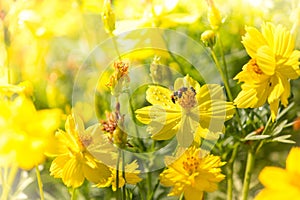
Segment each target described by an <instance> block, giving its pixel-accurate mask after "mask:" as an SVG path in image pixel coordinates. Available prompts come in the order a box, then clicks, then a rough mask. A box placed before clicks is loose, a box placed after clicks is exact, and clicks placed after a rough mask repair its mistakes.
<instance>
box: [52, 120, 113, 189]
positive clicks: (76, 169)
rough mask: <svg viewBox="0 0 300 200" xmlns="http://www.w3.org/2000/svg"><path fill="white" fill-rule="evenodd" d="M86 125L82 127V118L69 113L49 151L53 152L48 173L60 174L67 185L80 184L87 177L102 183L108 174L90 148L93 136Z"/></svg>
mask: <svg viewBox="0 0 300 200" xmlns="http://www.w3.org/2000/svg"><path fill="white" fill-rule="evenodd" d="M88 130H89V129H87V130H84V125H83V122H82V121H81V120H80V119H79V118H78V117H77V118H76V121H75V116H74V115H69V116H68V118H67V121H66V125H65V131H62V130H59V131H57V132H56V138H57V140H58V141H57V144H56V145H55V148H56V149H53V151H52V152H49V154H50V155H52V156H56V158H55V159H54V160H53V161H52V164H51V167H50V172H51V173H50V175H52V176H54V177H55V178H61V179H62V181H63V182H64V184H65V185H66V186H68V187H73V188H76V187H79V186H81V185H82V184H83V182H84V180H85V179H87V180H89V181H91V182H93V183H104V182H106V181H107V180H108V178H109V177H110V176H111V171H110V170H109V168H108V167H107V166H106V165H105V164H103V163H101V162H100V161H98V160H97V159H96V158H95V157H94V156H93V155H92V154H91V153H90V152H89V151H88V147H89V146H90V145H91V144H93V143H94V142H95V141H93V137H92V135H91V134H89V131H88Z"/></svg>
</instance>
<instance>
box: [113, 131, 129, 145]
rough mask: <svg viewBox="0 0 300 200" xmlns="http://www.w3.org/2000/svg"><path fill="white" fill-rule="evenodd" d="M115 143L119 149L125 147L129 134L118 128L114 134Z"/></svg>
mask: <svg viewBox="0 0 300 200" xmlns="http://www.w3.org/2000/svg"><path fill="white" fill-rule="evenodd" d="M113 142H114V144H115V145H117V146H118V147H121V148H123V147H125V145H126V144H127V134H126V133H125V132H124V131H122V130H121V129H120V128H119V127H117V128H116V129H115V130H114V132H113Z"/></svg>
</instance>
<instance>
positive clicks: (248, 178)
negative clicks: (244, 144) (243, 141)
mask: <svg viewBox="0 0 300 200" xmlns="http://www.w3.org/2000/svg"><path fill="white" fill-rule="evenodd" d="M254 162H255V154H254V151H253V150H252V149H249V150H248V155H247V165H246V171H245V177H244V184H243V192H242V200H247V199H248V194H249V187H250V182H251V175H252V172H253V167H254Z"/></svg>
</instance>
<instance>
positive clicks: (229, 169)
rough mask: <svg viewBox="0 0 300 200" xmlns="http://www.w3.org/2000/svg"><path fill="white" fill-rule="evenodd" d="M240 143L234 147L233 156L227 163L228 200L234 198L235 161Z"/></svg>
mask: <svg viewBox="0 0 300 200" xmlns="http://www.w3.org/2000/svg"><path fill="white" fill-rule="evenodd" d="M238 147H239V143H236V144H235V145H234V147H233V151H232V154H231V157H230V159H229V161H228V164H227V200H232V190H233V166H234V161H235V158H236V155H237V152H238V149H239V148H238Z"/></svg>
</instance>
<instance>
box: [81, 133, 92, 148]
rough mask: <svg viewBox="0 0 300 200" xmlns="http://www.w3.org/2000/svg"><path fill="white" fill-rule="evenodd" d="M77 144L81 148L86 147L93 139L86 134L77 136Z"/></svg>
mask: <svg viewBox="0 0 300 200" xmlns="http://www.w3.org/2000/svg"><path fill="white" fill-rule="evenodd" d="M79 142H80V144H81V145H82V146H83V147H88V146H89V145H90V144H92V142H93V138H92V136H90V135H87V134H81V135H79Z"/></svg>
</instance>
